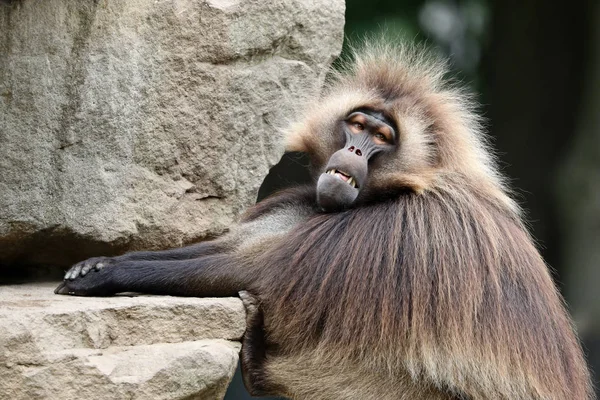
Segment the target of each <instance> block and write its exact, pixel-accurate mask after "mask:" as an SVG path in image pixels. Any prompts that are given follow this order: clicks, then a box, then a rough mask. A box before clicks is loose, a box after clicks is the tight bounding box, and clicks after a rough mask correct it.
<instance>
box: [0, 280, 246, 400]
mask: <svg viewBox="0 0 600 400" xmlns="http://www.w3.org/2000/svg"><path fill="white" fill-rule="evenodd" d="M54 287H56V283H44V284H28V285H14V286H2V287H0V343H1V344H2V345H1V346H0V397H1V398H10V399H13V400H17V399H57V398H69V399H90V398H97V399H182V398H189V399H222V398H223V396H224V394H225V391H226V389H227V385H228V384H229V381H230V380H231V377H232V376H233V373H234V371H235V367H236V365H237V362H238V352H239V349H240V343H239V342H238V341H239V339H240V338H241V336H242V334H243V332H244V329H245V325H244V315H245V314H244V308H243V305H242V303H241V301H240V300H239V299H235V298H223V299H215V298H206V299H198V298H180V297H169V296H135V297H130V296H116V297H109V298H90V297H70V296H58V295H54V294H53V292H52V291H53V289H54Z"/></svg>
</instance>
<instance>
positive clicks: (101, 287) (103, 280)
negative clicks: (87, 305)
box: [54, 257, 116, 296]
mask: <svg viewBox="0 0 600 400" xmlns="http://www.w3.org/2000/svg"><path fill="white" fill-rule="evenodd" d="M115 264H116V260H115V259H114V258H110V257H93V258H89V259H87V260H84V261H81V262H78V263H77V264H75V265H73V266H72V267H71V268H70V269H69V270H68V271H67V272H66V273H65V276H64V280H63V282H62V283H61V284H60V285H59V286H58V287H57V288H56V289H55V290H54V293H56V294H70V295H75V296H107V295H111V294H114V290H111V286H112V284H111V281H112V279H111V277H112V271H110V270H111V269H112V268H113V267H114V266H115Z"/></svg>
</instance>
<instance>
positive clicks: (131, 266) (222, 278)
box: [55, 254, 246, 297]
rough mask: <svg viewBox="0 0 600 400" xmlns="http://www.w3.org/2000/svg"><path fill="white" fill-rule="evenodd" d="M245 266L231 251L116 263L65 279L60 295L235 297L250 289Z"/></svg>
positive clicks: (59, 288)
mask: <svg viewBox="0 0 600 400" xmlns="http://www.w3.org/2000/svg"><path fill="white" fill-rule="evenodd" d="M245 276H246V274H245V273H244V270H243V268H241V267H240V266H239V265H237V263H236V261H235V260H234V258H233V257H232V256H230V255H228V254H216V255H210V256H206V257H201V258H196V259H191V260H177V261H157V260H151V261H144V260H129V261H122V262H116V263H113V264H111V265H109V266H106V267H103V268H101V269H92V270H90V271H89V273H87V274H86V275H77V276H75V277H74V278H72V279H65V280H64V281H63V282H62V284H61V285H60V286H59V287H58V288H57V289H56V290H55V293H58V294H72V295H81V296H109V295H113V294H115V293H121V292H141V293H148V294H159V295H173V296H197V297H208V296H219V297H221V296H235V295H237V293H238V292H239V291H240V290H242V289H245V288H246V282H245Z"/></svg>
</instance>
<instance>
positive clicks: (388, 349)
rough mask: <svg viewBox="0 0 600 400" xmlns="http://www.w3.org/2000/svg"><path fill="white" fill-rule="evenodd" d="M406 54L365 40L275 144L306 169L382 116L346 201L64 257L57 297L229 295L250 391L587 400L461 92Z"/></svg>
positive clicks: (285, 201) (429, 63)
mask: <svg viewBox="0 0 600 400" xmlns="http://www.w3.org/2000/svg"><path fill="white" fill-rule="evenodd" d="M425 54H426V53H424V52H423V51H421V50H419V49H413V48H409V47H399V48H398V47H392V46H388V45H383V44H369V45H366V46H365V47H364V49H362V50H359V51H358V52H357V53H356V56H355V60H354V61H352V62H351V63H349V64H347V65H346V68H345V70H344V71H343V72H342V73H339V74H337V76H336V77H335V79H334V81H333V83H332V84H331V85H330V87H329V88H328V89H327V91H326V92H325V93H324V95H323V98H322V99H320V101H315V102H314V103H315V106H314V107H310V108H309V109H308V111H307V113H306V116H305V117H304V118H301V119H300V122H299V123H297V124H294V125H292V127H291V129H289V130H288V131H287V134H288V135H287V139H286V140H287V144H288V150H295V151H305V152H307V153H308V154H309V156H310V157H311V163H312V168H313V170H314V173H315V176H318V175H319V174H320V173H323V172H324V168H325V165H326V163H327V161H328V160H329V158H330V157H331V155H332V154H333V153H335V152H336V151H337V150H339V149H340V148H341V147H342V146H343V145H344V137H343V132H342V131H341V130H340V129H339V127H340V124H341V123H342V122H341V121H343V120H344V119H345V118H346V116H347V115H349V114H350V113H351V112H353V111H355V110H357V109H365V108H370V109H372V110H374V111H377V112H378V113H382V114H384V115H385V116H386V117H387V118H388V119H390V120H391V121H393V122H394V125H396V127H395V128H397V131H398V134H399V140H397V141H396V142H395V144H396V146H395V147H394V149H391V150H390V151H386V152H382V153H381V154H378V155H377V157H375V158H374V159H373V160H370V161H369V167H368V170H369V174H368V178H367V181H366V183H365V184H364V185H363V186H361V189H360V193H359V195H358V198H357V200H356V204H353V206H352V208H350V209H347V210H344V211H341V212H335V213H324V212H322V211H321V210H319V207H318V205H317V201H316V189H315V185H309V186H306V187H298V188H293V189H290V190H287V191H284V192H282V193H280V194H278V195H275V196H273V197H271V198H269V199H267V200H265V201H263V202H261V203H259V204H258V205H256V206H255V207H253V208H251V209H250V210H249V211H248V212H247V213H246V215H245V217H244V219H243V221H242V223H241V224H240V225H238V226H236V227H234V228H232V230H231V232H230V233H229V234H227V235H225V236H224V237H223V238H220V239H218V240H216V241H214V242H211V243H208V244H198V245H195V246H190V247H188V248H184V249H176V250H170V251H164V252H140V253H130V254H126V255H123V256H119V257H112V258H106V257H104V258H93V259H89V260H86V261H83V262H81V263H78V264H76V265H75V266H74V267H73V268H72V269H71V270H70V271H69V272H68V273H67V275H66V278H65V280H64V282H63V283H61V285H60V286H59V287H58V288H57V289H56V293H60V294H76V295H110V294H114V293H117V292H119V291H141V292H147V293H155V294H171V295H185V296H230V295H235V294H236V293H237V292H238V291H240V290H247V291H248V292H244V294H243V295H242V298H243V299H244V301H245V304H246V305H247V307H248V323H249V326H248V329H247V332H246V335H245V338H244V344H243V347H244V349H243V351H242V355H241V360H242V365H243V370H244V371H245V378H246V379H245V382H246V384H247V386H248V388H249V390H250V391H251V392H252V393H255V394H275V395H284V396H288V397H290V398H293V399H305V400H325V399H329V400H332V399H336V400H337V399H348V400H349V399H364V400H387V399H389V400H392V399H394V400H397V399H403V400H409V399H410V400H451V399H453V400H457V399H462V400H466V399H469V400H484V399H490V400H526V399H527V400H529V399H534V400H589V399H592V398H593V394H592V389H591V384H590V377H589V373H588V371H587V367H586V363H585V360H584V358H583V355H582V351H581V348H580V345H579V342H578V340H577V337H576V335H575V333H574V330H573V327H572V326H571V322H570V320H569V317H568V314H567V312H566V310H565V307H564V304H563V301H562V298H561V297H560V295H559V293H558V291H557V289H556V287H555V285H554V284H553V282H552V279H551V277H550V275H549V272H548V269H547V267H546V265H545V264H544V261H543V260H542V259H541V257H540V255H539V253H538V251H537V250H536V248H535V246H534V244H533V241H532V238H531V237H530V235H529V234H528V232H527V230H526V228H525V227H524V224H523V222H522V220H521V213H520V210H519V208H518V206H517V205H516V203H515V202H514V201H513V200H512V199H511V197H510V195H509V193H508V191H507V189H506V186H505V183H504V180H503V179H502V177H501V175H500V173H499V172H498V170H497V167H496V164H495V161H494V157H493V156H492V155H491V153H490V151H489V150H488V147H487V145H486V143H485V138H484V136H483V132H482V128H481V123H480V120H479V118H478V117H477V114H476V113H475V112H474V106H473V103H472V101H471V100H470V98H469V96H468V95H466V94H465V93H464V92H463V91H462V90H461V89H459V88H457V87H456V86H453V85H450V84H448V83H447V82H446V81H445V80H444V76H445V74H446V69H445V65H444V63H443V62H440V61H438V60H437V59H435V58H433V57H430V56H427V55H425Z"/></svg>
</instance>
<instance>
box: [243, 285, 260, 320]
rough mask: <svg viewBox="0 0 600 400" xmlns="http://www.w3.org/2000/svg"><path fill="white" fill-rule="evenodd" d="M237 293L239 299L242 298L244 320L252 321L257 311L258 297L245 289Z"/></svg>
mask: <svg viewBox="0 0 600 400" xmlns="http://www.w3.org/2000/svg"><path fill="white" fill-rule="evenodd" d="M238 295H239V296H240V299H242V303H243V304H244V308H245V309H246V321H248V322H249V321H252V320H253V318H254V316H255V315H256V314H257V313H258V311H259V309H258V307H259V305H260V302H259V300H258V298H257V297H256V296H254V295H252V294H250V292H247V291H245V290H242V291H240V292H239V293H238Z"/></svg>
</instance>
